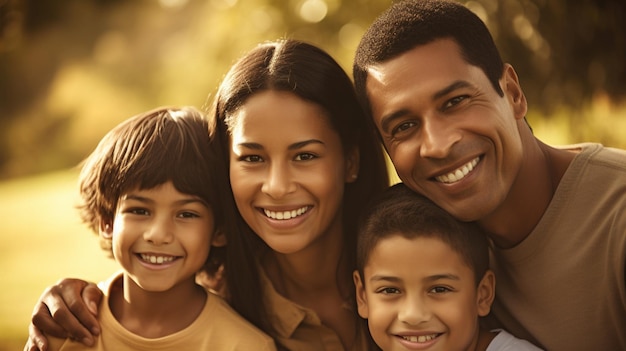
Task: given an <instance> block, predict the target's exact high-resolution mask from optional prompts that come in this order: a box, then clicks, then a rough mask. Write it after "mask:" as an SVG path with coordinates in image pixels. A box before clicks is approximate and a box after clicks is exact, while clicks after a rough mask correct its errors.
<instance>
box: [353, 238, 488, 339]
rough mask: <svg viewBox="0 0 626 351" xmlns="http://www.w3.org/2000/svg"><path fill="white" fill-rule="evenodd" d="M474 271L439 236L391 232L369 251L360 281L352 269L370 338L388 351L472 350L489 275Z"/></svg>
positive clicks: (484, 307)
mask: <svg viewBox="0 0 626 351" xmlns="http://www.w3.org/2000/svg"><path fill="white" fill-rule="evenodd" d="M488 275H489V278H488V277H487V275H486V276H485V278H483V280H482V281H481V282H480V284H479V287H478V288H477V287H476V284H475V280H474V273H473V271H472V269H471V268H470V267H468V266H467V264H465V262H463V260H462V259H461V257H460V256H459V255H458V254H457V253H456V252H455V251H453V250H452V249H451V248H450V247H449V246H448V245H447V244H445V243H444V242H442V241H441V240H439V239H437V238H428V237H420V238H414V239H406V238H404V237H402V236H400V235H393V236H390V237H387V238H385V239H382V240H381V241H380V242H379V243H378V244H377V245H376V246H375V247H374V249H373V250H372V252H371V255H370V257H369V261H368V262H367V264H366V266H365V269H364V281H361V279H360V277H359V275H358V274H357V273H356V272H355V274H354V280H355V284H356V289H357V302H358V310H359V315H360V316H361V317H363V318H367V319H368V325H369V329H370V333H371V334H372V337H373V338H374V341H375V342H376V343H377V344H378V345H379V346H380V347H381V348H382V349H383V350H385V351H390V350H417V349H419V350H422V349H424V350H425V349H428V350H445V351H459V350H473V349H474V347H475V345H476V341H477V337H478V330H479V328H478V316H484V315H487V314H488V313H489V310H490V306H491V302H492V300H493V294H494V288H495V285H494V282H493V276H492V275H491V273H489V274H488Z"/></svg>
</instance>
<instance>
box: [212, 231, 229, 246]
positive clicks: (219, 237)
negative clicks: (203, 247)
mask: <svg viewBox="0 0 626 351" xmlns="http://www.w3.org/2000/svg"><path fill="white" fill-rule="evenodd" d="M211 246H214V247H222V246H226V234H224V232H223V231H222V230H221V229H216V230H215V231H214V232H213V237H212V238H211Z"/></svg>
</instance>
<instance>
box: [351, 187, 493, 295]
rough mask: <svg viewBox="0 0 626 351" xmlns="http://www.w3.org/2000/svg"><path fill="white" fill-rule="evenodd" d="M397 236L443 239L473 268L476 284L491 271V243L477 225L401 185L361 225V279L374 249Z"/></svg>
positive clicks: (358, 268) (382, 198) (389, 193)
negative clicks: (457, 216)
mask: <svg viewBox="0 0 626 351" xmlns="http://www.w3.org/2000/svg"><path fill="white" fill-rule="evenodd" d="M395 235H401V236H403V237H404V238H407V239H413V238H419V237H428V238H436V239H439V240H441V241H442V242H444V243H445V244H447V245H448V246H450V248H452V250H454V251H455V252H456V253H457V254H459V256H460V257H461V258H462V260H463V262H465V264H466V265H467V266H468V267H469V268H471V269H472V271H473V273H474V279H475V283H476V285H478V283H479V282H480V280H481V279H482V277H483V276H484V274H485V273H486V272H487V270H488V269H489V242H488V239H487V236H486V235H485V233H484V232H482V231H481V230H480V228H479V227H478V226H477V225H476V224H474V223H470V222H461V221H459V220H457V219H456V218H454V217H453V216H452V215H450V214H449V213H447V212H446V211H445V210H443V209H442V208H440V207H439V206H437V205H436V204H435V203H433V202H432V201H430V200H429V199H428V198H426V197H424V196H422V195H420V194H417V193H415V192H414V191H412V190H411V189H409V188H408V187H407V186H406V185H404V184H402V183H400V184H396V185H394V186H392V187H390V188H389V189H388V190H387V191H386V192H385V193H384V194H383V195H382V196H381V197H380V198H379V199H378V201H376V202H375V203H374V205H373V206H372V207H371V208H370V209H369V211H367V212H366V214H365V217H364V219H363V221H362V222H361V224H360V227H359V239H358V242H357V270H358V271H359V274H360V275H361V279H363V269H364V268H365V266H366V265H367V262H368V259H369V257H370V255H371V252H372V250H373V249H374V248H375V247H376V245H377V244H378V243H379V242H380V241H381V240H384V239H385V238H388V237H391V236H395Z"/></svg>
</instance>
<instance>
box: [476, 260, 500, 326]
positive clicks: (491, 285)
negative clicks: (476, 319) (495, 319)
mask: <svg viewBox="0 0 626 351" xmlns="http://www.w3.org/2000/svg"><path fill="white" fill-rule="evenodd" d="M495 297H496V276H495V274H494V273H493V271H491V270H487V272H486V273H485V275H484V276H483V278H482V279H481V280H480V282H479V283H478V287H477V288H476V309H477V310H478V315H479V316H480V317H484V316H486V315H488V314H489V312H490V311H491V304H492V303H493V300H494V298H495Z"/></svg>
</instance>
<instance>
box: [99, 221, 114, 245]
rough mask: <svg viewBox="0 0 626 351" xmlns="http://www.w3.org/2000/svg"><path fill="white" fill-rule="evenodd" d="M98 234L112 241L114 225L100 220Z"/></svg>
mask: <svg viewBox="0 0 626 351" xmlns="http://www.w3.org/2000/svg"><path fill="white" fill-rule="evenodd" d="M99 227H100V228H99V230H98V234H99V235H100V237H101V238H102V239H104V240H111V239H112V238H113V223H111V221H108V220H104V219H100V224H99Z"/></svg>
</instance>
